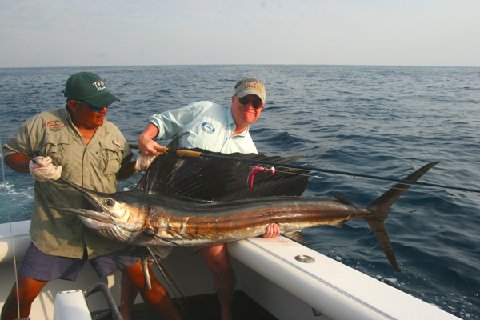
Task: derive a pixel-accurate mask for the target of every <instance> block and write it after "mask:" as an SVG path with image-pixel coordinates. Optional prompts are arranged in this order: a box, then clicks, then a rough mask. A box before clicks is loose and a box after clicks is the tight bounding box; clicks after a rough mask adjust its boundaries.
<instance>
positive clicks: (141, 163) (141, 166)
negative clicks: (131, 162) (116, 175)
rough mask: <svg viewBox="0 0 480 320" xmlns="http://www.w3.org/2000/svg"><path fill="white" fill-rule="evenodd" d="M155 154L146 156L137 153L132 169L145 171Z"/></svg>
mask: <svg viewBox="0 0 480 320" xmlns="http://www.w3.org/2000/svg"><path fill="white" fill-rule="evenodd" d="M155 158H156V157H155V156H148V155H143V154H139V155H138V157H137V160H136V161H135V166H134V167H133V168H134V170H135V171H136V172H137V171H147V169H148V168H149V167H150V165H151V164H152V162H153V160H155Z"/></svg>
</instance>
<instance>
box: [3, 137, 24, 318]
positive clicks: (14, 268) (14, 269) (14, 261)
mask: <svg viewBox="0 0 480 320" xmlns="http://www.w3.org/2000/svg"><path fill="white" fill-rule="evenodd" d="M0 147H2V152H1V154H2V160H1V161H2V181H3V187H4V189H5V194H7V192H8V189H7V181H6V179H5V164H4V154H3V144H2V138H1V137H0ZM7 214H8V225H9V229H10V243H11V244H12V254H13V273H14V275H15V291H16V295H17V318H20V299H19V296H18V271H17V258H16V257H17V255H16V253H15V242H14V239H13V230H12V217H11V215H10V212H9V211H8V213H7Z"/></svg>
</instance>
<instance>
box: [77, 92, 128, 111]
mask: <svg viewBox="0 0 480 320" xmlns="http://www.w3.org/2000/svg"><path fill="white" fill-rule="evenodd" d="M83 101H85V102H86V103H88V104H89V105H91V106H94V107H97V108H102V107H108V106H110V105H111V104H112V103H114V102H115V101H120V99H118V98H117V97H115V96H114V95H113V94H111V93H110V92H103V93H102V94H99V95H98V96H95V97H90V98H87V99H83Z"/></svg>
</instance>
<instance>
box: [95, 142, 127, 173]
mask: <svg viewBox="0 0 480 320" xmlns="http://www.w3.org/2000/svg"><path fill="white" fill-rule="evenodd" d="M100 157H101V161H102V163H103V172H104V173H105V175H107V176H109V175H114V174H117V172H118V170H120V167H121V165H122V159H123V148H122V146H121V145H120V143H119V142H118V141H116V140H104V141H101V142H100Z"/></svg>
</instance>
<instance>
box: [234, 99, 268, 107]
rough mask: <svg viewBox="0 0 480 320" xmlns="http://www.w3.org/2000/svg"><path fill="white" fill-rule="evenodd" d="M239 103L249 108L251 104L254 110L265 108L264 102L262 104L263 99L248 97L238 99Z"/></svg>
mask: <svg viewBox="0 0 480 320" xmlns="http://www.w3.org/2000/svg"><path fill="white" fill-rule="evenodd" d="M238 101H239V102H240V103H241V104H243V105H244V106H247V105H248V104H249V103H251V104H252V107H253V108H254V109H260V108H261V107H263V102H262V99H260V98H257V99H249V98H247V97H243V98H238Z"/></svg>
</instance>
